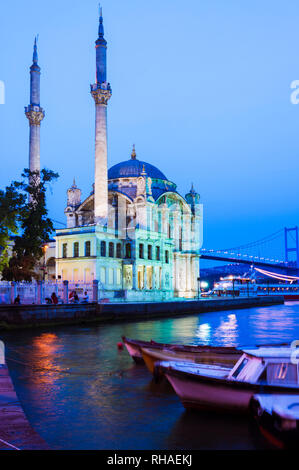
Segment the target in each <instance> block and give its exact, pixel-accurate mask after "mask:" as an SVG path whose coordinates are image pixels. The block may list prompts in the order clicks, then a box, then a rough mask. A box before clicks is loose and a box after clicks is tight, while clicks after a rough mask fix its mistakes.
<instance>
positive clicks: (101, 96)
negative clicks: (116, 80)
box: [90, 82, 112, 104]
mask: <svg viewBox="0 0 299 470" xmlns="http://www.w3.org/2000/svg"><path fill="white" fill-rule="evenodd" d="M90 92H91V94H92V96H93V98H94V100H95V103H96V104H107V103H108V101H109V99H110V98H111V95H112V90H111V86H110V83H107V82H102V83H94V84H93V85H90Z"/></svg>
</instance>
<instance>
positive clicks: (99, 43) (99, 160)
mask: <svg viewBox="0 0 299 470" xmlns="http://www.w3.org/2000/svg"><path fill="white" fill-rule="evenodd" d="M106 51H107V42H106V41H105V39H104V26H103V17H102V8H100V22H99V36H98V39H97V40H96V83H95V84H93V85H91V86H90V89H91V90H90V91H91V94H92V96H93V98H94V101H95V107H96V117H95V178H94V180H95V188H94V218H95V222H96V223H100V224H101V225H105V224H106V223H107V220H108V169H107V104H108V101H109V99H110V97H111V87H110V83H107V77H106V68H107V67H106Z"/></svg>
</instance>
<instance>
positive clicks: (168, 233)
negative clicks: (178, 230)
mask: <svg viewBox="0 0 299 470" xmlns="http://www.w3.org/2000/svg"><path fill="white" fill-rule="evenodd" d="M167 235H168V238H171V235H172V232H171V225H170V224H168V230H167Z"/></svg>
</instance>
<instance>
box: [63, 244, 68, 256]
mask: <svg viewBox="0 0 299 470" xmlns="http://www.w3.org/2000/svg"><path fill="white" fill-rule="evenodd" d="M62 257H63V258H67V243H63V245H62Z"/></svg>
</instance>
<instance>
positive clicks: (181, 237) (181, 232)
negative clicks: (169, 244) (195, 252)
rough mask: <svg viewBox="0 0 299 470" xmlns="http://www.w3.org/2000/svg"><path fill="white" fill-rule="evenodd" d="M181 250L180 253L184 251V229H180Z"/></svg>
mask: <svg viewBox="0 0 299 470" xmlns="http://www.w3.org/2000/svg"><path fill="white" fill-rule="evenodd" d="M179 249H180V251H182V249H183V229H182V227H181V228H180V240H179Z"/></svg>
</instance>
